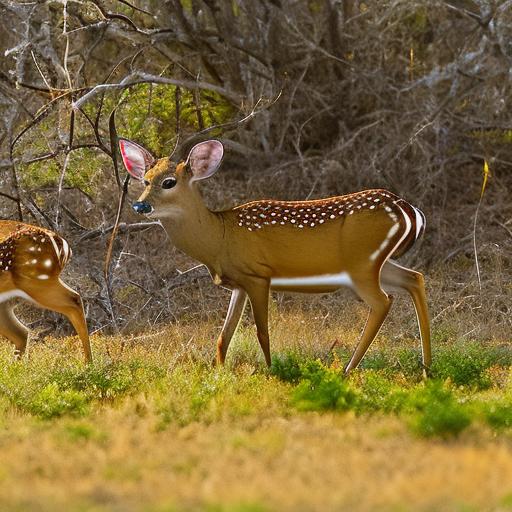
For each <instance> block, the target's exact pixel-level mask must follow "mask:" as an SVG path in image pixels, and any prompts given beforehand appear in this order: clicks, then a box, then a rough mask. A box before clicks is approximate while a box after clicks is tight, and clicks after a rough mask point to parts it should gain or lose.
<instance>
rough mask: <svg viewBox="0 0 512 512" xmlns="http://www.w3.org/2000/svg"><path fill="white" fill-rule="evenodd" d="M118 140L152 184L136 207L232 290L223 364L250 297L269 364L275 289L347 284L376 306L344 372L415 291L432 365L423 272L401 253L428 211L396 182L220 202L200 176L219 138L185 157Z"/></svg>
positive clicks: (213, 163) (213, 158)
mask: <svg viewBox="0 0 512 512" xmlns="http://www.w3.org/2000/svg"><path fill="white" fill-rule="evenodd" d="M119 148H120V153H121V157H122V160H123V163H124V166H125V168H126V170H127V171H128V173H129V174H130V175H131V176H132V177H133V178H134V179H136V180H138V181H139V182H141V183H143V184H144V186H145V189H144V191H143V192H142V195H141V196H140V197H139V198H138V199H137V201H135V202H134V203H133V204H132V208H133V210H134V211H135V212H136V213H138V214H143V215H146V216H147V217H149V218H153V219H155V218H156V219H159V221H160V222H161V224H162V226H163V227H164V229H165V231H166V232H167V234H168V236H169V238H170V240H171V242H172V243H173V244H174V245H175V246H176V247H177V248H178V249H180V250H182V251H184V252H185V253H187V254H188V255H189V256H191V257H192V258H194V259H196V260H198V261H199V262H201V263H203V264H204V265H205V266H206V267H207V268H208V270H209V272H210V274H211V276H212V278H213V282H214V283H215V284H217V285H221V286H223V287H226V288H228V289H230V290H231V299H230V302H229V306H228V310H227V314H226V317H225V321H224V325H223V327H222V330H221V332H220V335H219V337H218V340H217V353H216V362H217V364H219V365H222V364H223V363H224V361H225V359H226V353H227V350H228V347H229V344H230V342H231V339H232V338H233V335H234V334H235V332H236V330H237V328H238V325H239V323H240V319H241V316H242V314H243V312H244V310H245V307H246V303H247V300H249V302H250V304H251V308H252V313H253V318H254V322H255V324H256V331H257V338H258V341H259V344H260V346H261V349H262V351H263V355H264V357H265V361H266V363H267V365H268V366H270V365H271V355H270V339H269V329H268V316H269V314H268V303H269V298H270V291H271V290H275V291H284V292H302V293H327V292H335V291H337V290H339V289H340V288H342V287H348V288H350V289H352V291H353V292H354V293H355V294H356V296H358V297H359V298H360V299H361V300H362V301H363V302H364V303H366V304H367V306H368V307H369V314H368V319H367V322H366V325H365V327H364V329H363V332H362V335H361V338H360V340H359V342H358V344H357V346H356V348H355V350H354V352H353V354H352V356H351V358H350V360H349V361H348V363H347V365H346V366H345V368H344V372H345V374H347V373H349V372H350V371H352V370H353V369H355V368H356V367H357V366H358V365H359V363H360V362H361V360H362V359H363V357H364V355H365V354H366V352H367V350H368V348H369V347H370V345H371V343H372V342H373V340H374V339H375V337H376V336H377V334H378V332H379V330H380V328H381V326H382V324H383V322H384V320H385V318H386V317H387V315H388V313H389V311H390V308H391V304H392V302H393V296H392V295H391V293H395V292H406V293H408V294H409V295H410V297H411V298H412V302H413V304H414V308H415V311H416V317H417V322H418V326H419V331H420V339H421V349H422V363H423V369H424V370H423V371H424V373H426V370H427V369H428V368H429V367H430V364H431V347H430V320H429V313H428V307H427V301H426V294H425V283H424V277H423V275H422V274H421V273H419V272H416V271H414V270H411V269H409V268H406V267H404V266H401V265H399V264H398V263H397V262H396V261H395V259H396V258H398V257H399V256H402V255H403V254H405V253H406V252H407V251H408V250H409V249H410V248H411V247H412V246H413V244H414V243H415V242H416V240H418V239H419V238H420V236H421V235H422V234H423V232H424V229H425V222H426V221H425V216H424V215H423V213H422V212H421V211H420V210H419V209H418V208H416V207H414V206H412V205H411V204H409V203H408V202H407V201H405V200H404V199H401V198H400V197H398V196H397V195H395V194H393V193H391V192H389V191H387V190H384V189H370V190H364V191H361V192H355V193H352V194H348V195H342V196H337V197H329V198H325V199H315V200H307V201H278V200H272V199H263V200H257V201H252V202H248V203H245V204H241V205H239V206H235V207H234V208H231V209H228V210H223V211H212V210H210V209H209V208H208V207H207V206H206V204H205V202H204V200H203V197H202V195H201V193H200V190H199V187H198V184H199V182H201V181H202V180H205V179H207V178H209V177H211V176H212V175H213V174H215V172H217V170H218V169H219V167H220V164H221V161H222V159H223V155H224V147H223V144H222V143H221V142H220V141H218V140H206V141H202V142H199V143H198V144H195V145H194V146H193V147H192V148H191V149H190V152H189V153H188V155H187V156H186V158H184V154H185V153H184V151H183V150H182V151H180V152H174V153H173V155H171V156H169V157H165V158H160V159H156V158H155V157H154V156H153V155H152V154H151V153H150V152H149V151H148V150H146V149H145V148H144V147H142V146H141V145H139V144H137V143H136V142H134V141H130V140H128V139H124V138H119ZM180 153H182V154H181V155H180ZM182 157H183V158H182ZM392 257H393V259H392Z"/></svg>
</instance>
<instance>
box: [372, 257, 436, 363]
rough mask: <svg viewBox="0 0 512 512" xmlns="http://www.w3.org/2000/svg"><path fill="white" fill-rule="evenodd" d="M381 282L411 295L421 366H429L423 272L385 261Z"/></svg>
mask: <svg viewBox="0 0 512 512" xmlns="http://www.w3.org/2000/svg"><path fill="white" fill-rule="evenodd" d="M381 282H382V285H383V286H384V288H386V289H398V290H405V291H407V292H408V293H409V295H410V296H411V298H412V301H413V303H414V309H415V310H416V318H417V320H418V326H419V330H420V339H421V351H422V359H423V366H424V367H425V369H428V368H430V364H431V363H432V353H431V347H430V320H429V314H428V307H427V297H426V294H425V280H424V278H423V274H420V273H419V272H416V271H414V270H411V269H408V268H405V267H402V266H401V265H398V263H395V262H394V261H387V262H386V263H385V265H384V266H383V267H382V272H381Z"/></svg>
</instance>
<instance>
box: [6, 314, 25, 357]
mask: <svg viewBox="0 0 512 512" xmlns="http://www.w3.org/2000/svg"><path fill="white" fill-rule="evenodd" d="M0 335H2V336H5V337H6V338H7V339H8V340H9V341H11V342H12V343H13V344H14V347H15V354H16V357H20V356H22V355H23V353H24V352H25V349H26V348H27V339H28V329H27V328H26V327H25V326H24V325H23V324H22V323H21V322H20V321H19V320H18V319H17V318H16V315H15V314H14V312H13V310H12V306H10V305H8V304H0Z"/></svg>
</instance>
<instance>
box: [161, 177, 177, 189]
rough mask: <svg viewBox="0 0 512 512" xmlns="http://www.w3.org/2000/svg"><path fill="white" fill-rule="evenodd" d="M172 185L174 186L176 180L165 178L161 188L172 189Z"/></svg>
mask: <svg viewBox="0 0 512 512" xmlns="http://www.w3.org/2000/svg"><path fill="white" fill-rule="evenodd" d="M174 185H176V178H165V180H164V181H162V188H172V187H174Z"/></svg>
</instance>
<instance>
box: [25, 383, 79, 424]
mask: <svg viewBox="0 0 512 512" xmlns="http://www.w3.org/2000/svg"><path fill="white" fill-rule="evenodd" d="M87 401H88V400H87V397H86V396H85V395H84V393H81V392H80V391H74V390H71V389H60V388H59V386H58V384H57V383H56V382H52V383H50V384H48V385H47V386H45V387H44V388H43V389H41V391H39V393H37V394H36V395H35V396H34V397H33V399H32V400H31V401H29V402H27V403H26V404H25V408H26V409H27V410H29V411H30V412H31V413H32V414H35V415H37V416H39V417H41V418H44V419H50V418H55V417H58V416H62V415H64V414H75V415H82V414H84V413H85V412H86V410H87Z"/></svg>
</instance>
